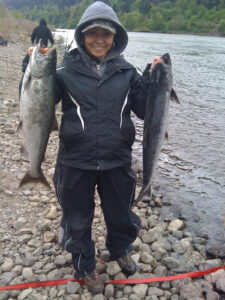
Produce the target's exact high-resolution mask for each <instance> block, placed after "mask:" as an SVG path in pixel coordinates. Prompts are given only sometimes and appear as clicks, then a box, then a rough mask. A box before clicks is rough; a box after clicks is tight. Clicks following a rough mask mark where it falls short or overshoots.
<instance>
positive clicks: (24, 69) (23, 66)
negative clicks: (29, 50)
mask: <svg viewBox="0 0 225 300" xmlns="http://www.w3.org/2000/svg"><path fill="white" fill-rule="evenodd" d="M29 60H30V56H29V55H28V54H26V56H25V57H24V59H23V61H22V72H23V73H24V72H25V71H26V68H27V66H28V64H29Z"/></svg>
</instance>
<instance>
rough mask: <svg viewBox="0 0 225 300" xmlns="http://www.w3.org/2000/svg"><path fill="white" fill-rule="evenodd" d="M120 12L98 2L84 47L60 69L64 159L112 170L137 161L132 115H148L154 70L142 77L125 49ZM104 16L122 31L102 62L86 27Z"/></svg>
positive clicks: (79, 38) (71, 164) (76, 164)
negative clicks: (90, 47) (89, 48)
mask: <svg viewBox="0 0 225 300" xmlns="http://www.w3.org/2000/svg"><path fill="white" fill-rule="evenodd" d="M114 15H115V13H114V11H113V10H112V9H111V8H110V7H109V6H108V5H106V4H104V3H102V2H95V3H94V4H92V5H91V6H90V7H89V8H88V9H87V10H86V11H85V13H84V15H83V17H82V18H81V21H80V23H79V24H78V26H77V29H76V33H75V39H76V42H77V45H78V49H74V50H72V51H70V52H69V53H68V54H67V55H66V57H65V59H64V62H63V64H62V66H61V67H59V68H58V69H57V90H58V92H57V99H58V100H60V99H61V100H62V111H63V116H62V122H61V128H60V132H59V137H60V144H59V152H58V163H60V164H63V165H65V166H69V167H74V168H79V169H87V170H108V169H112V168H117V167H122V166H125V165H128V164H130V163H131V151H132V148H131V147H132V144H133V142H134V138H135V128H134V124H133V122H132V120H131V116H130V115H131V111H133V112H134V113H135V114H136V115H137V116H138V117H139V118H141V119H144V114H145V103H146V98H147V93H148V87H149V71H148V69H146V70H145V72H144V75H143V76H141V75H140V74H139V73H138V72H137V70H136V69H135V68H134V67H133V66H132V65H131V64H129V63H128V62H127V61H126V60H125V59H124V58H123V56H122V55H121V54H120V53H121V52H122V51H123V50H124V49H125V47H126V44H127V33H126V31H125V29H124V28H123V27H122V25H121V24H120V23H119V21H118V19H117V17H116V18H114ZM91 16H92V17H91ZM99 16H101V18H103V17H102V16H104V19H106V20H110V21H112V20H114V23H115V25H116V27H117V34H118V33H119V35H118V36H117V35H116V39H115V42H116V45H115V47H113V48H112V49H111V50H110V51H109V53H108V55H107V57H106V58H104V59H101V60H99V61H98V60H94V59H93V58H91V57H90V56H88V55H87V54H86V52H85V51H84V48H83V45H82V35H81V34H80V31H81V30H82V28H83V26H84V24H87V23H88V22H90V21H91V20H93V19H96V18H98V17H99ZM82 19H84V20H85V21H84V23H83V22H82ZM87 19H88V21H86V20H87Z"/></svg>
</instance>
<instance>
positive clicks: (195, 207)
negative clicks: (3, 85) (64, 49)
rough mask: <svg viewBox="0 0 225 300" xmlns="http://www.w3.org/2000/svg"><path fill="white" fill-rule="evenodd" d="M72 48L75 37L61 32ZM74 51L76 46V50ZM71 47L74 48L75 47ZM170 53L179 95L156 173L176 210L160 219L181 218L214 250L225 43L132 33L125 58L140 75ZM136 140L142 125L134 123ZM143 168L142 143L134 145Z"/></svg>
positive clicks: (222, 149)
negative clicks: (154, 62)
mask: <svg viewBox="0 0 225 300" xmlns="http://www.w3.org/2000/svg"><path fill="white" fill-rule="evenodd" d="M57 35H63V36H64V38H65V39H66V41H67V43H68V44H69V43H70V41H71V37H72V36H73V31H62V32H57ZM73 46H74V45H73ZM73 46H72V47H73ZM165 52H169V53H170V56H171V59H172V64H173V75H174V89H175V90H176V92H177V94H178V96H179V99H180V102H181V104H180V105H177V104H174V103H172V102H171V105H170V117H169V119H170V120H169V126H168V134H169V140H168V141H165V143H164V145H163V149H162V152H161V155H160V159H159V162H158V167H157V170H156V172H155V177H154V186H159V187H160V188H159V191H160V193H161V194H163V197H164V198H166V200H168V201H171V202H172V205H171V206H169V207H168V206H165V207H163V208H162V209H161V218H162V219H164V218H167V217H168V216H170V217H182V218H184V219H185V220H186V224H187V227H188V228H189V229H190V231H194V232H195V233H197V234H207V235H208V236H209V245H222V244H224V243H225V38H220V37H206V36H194V35H176V34H158V33H157V34H154V33H129V43H128V47H127V48H126V51H125V52H124V55H125V57H126V59H127V60H128V61H129V62H131V63H132V64H133V65H135V66H136V67H138V68H139V69H140V70H141V71H143V70H144V68H145V66H146V64H147V63H148V62H151V61H152V59H153V58H154V57H155V56H157V55H162V54H163V53H165ZM135 124H136V129H137V140H139V141H140V140H141V136H142V125H143V122H142V121H140V120H137V119H135ZM133 152H134V155H135V156H136V155H137V156H138V159H139V160H140V162H141V143H140V142H138V141H137V142H136V143H135V145H134V151H133Z"/></svg>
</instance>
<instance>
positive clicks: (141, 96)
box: [129, 64, 150, 120]
mask: <svg viewBox="0 0 225 300" xmlns="http://www.w3.org/2000/svg"><path fill="white" fill-rule="evenodd" d="M149 67H150V65H149V64H148V65H147V66H146V68H145V70H144V72H143V74H142V75H140V74H139V73H138V72H137V70H135V75H134V80H133V83H132V85H131V89H130V93H129V97H130V100H131V109H132V111H133V112H134V113H135V115H136V116H137V117H138V118H140V119H142V120H144V117H145V106H146V100H147V97H148V91H149V85H150V73H149Z"/></svg>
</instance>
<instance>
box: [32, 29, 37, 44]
mask: <svg viewBox="0 0 225 300" xmlns="http://www.w3.org/2000/svg"><path fill="white" fill-rule="evenodd" d="M35 38H36V28H34V30H33V32H32V34H31V43H32V44H33V43H34V40H35Z"/></svg>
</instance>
